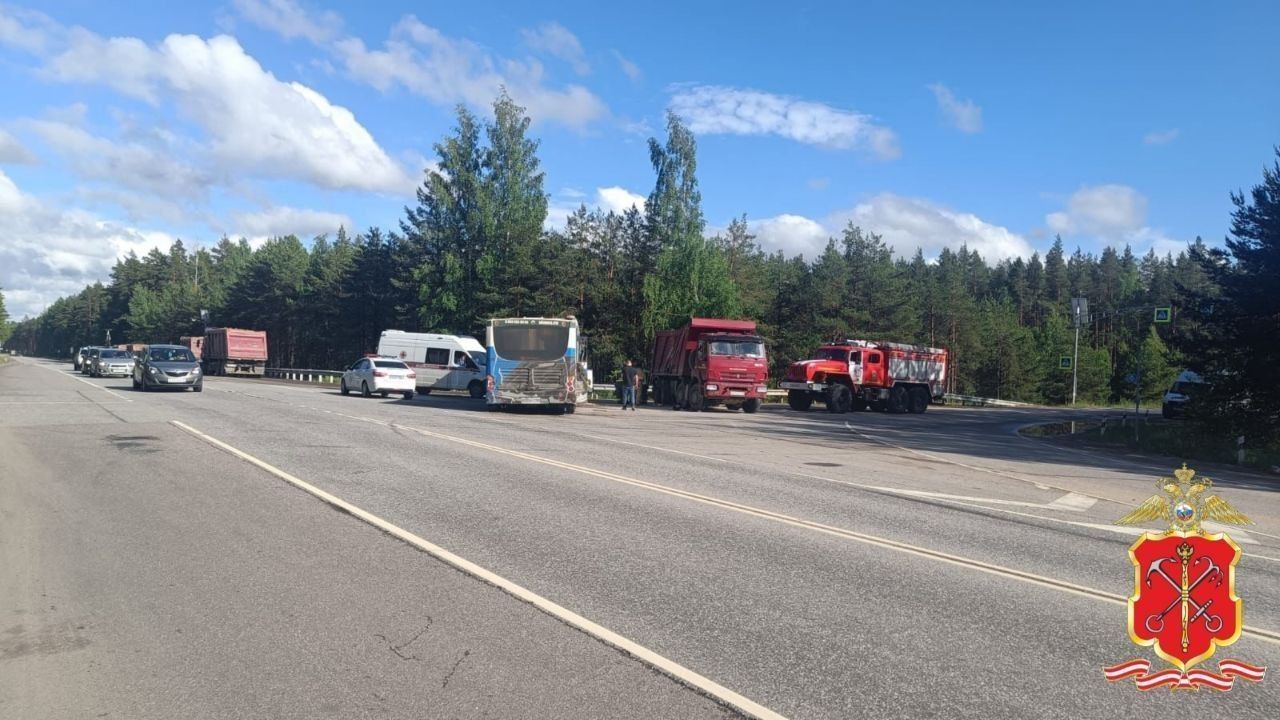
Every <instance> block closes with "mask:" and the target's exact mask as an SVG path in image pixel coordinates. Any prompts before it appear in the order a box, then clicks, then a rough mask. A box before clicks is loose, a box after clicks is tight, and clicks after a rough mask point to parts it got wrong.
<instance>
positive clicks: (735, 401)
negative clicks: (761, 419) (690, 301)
mask: <svg viewBox="0 0 1280 720" xmlns="http://www.w3.org/2000/svg"><path fill="white" fill-rule="evenodd" d="M649 367H650V380H649V382H650V385H651V386H652V388H653V393H654V400H655V401H656V402H657V403H658V404H659V405H670V406H672V407H673V408H675V409H676V410H680V409H685V410H692V411H694V412H697V411H699V410H702V409H703V408H706V407H708V406H711V405H724V406H725V407H727V408H729V409H730V410H737V409H739V408H741V409H742V410H743V411H744V412H749V413H753V412H755V411H756V410H759V409H760V404H761V403H762V402H764V398H765V394H766V393H767V391H768V388H767V387H766V385H765V383H766V381H767V380H768V377H769V362H768V359H767V358H766V357H765V349H764V340H763V339H761V338H760V336H759V335H757V334H756V324H755V323H754V322H752V321H750V320H721V319H716V318H692V319H690V321H689V324H687V325H685V326H684V327H681V328H676V329H675V330H663V331H660V332H659V333H658V334H657V337H656V338H654V343H653V360H652V362H651V364H650V366H649Z"/></svg>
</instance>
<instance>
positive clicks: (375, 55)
mask: <svg viewBox="0 0 1280 720" xmlns="http://www.w3.org/2000/svg"><path fill="white" fill-rule="evenodd" d="M334 47H335V49H336V52H337V53H338V56H339V57H340V59H341V60H342V62H343V64H344V66H345V68H346V71H347V73H348V74H349V75H350V76H351V77H354V78H356V79H358V80H361V81H363V82H366V83H368V84H370V85H372V86H373V87H375V88H377V89H379V90H382V91H384V92H385V91H387V90H390V89H391V88H393V87H397V86H399V87H403V88H405V89H407V90H408V91H410V92H412V93H414V94H416V95H421V96H422V97H424V98H426V99H428V100H430V101H431V102H434V103H437V104H440V105H453V104H456V103H459V102H462V103H466V104H468V105H471V106H472V107H488V106H489V105H491V104H492V103H493V100H494V98H495V97H497V96H498V93H499V92H501V90H502V88H504V87H505V88H506V89H507V92H508V93H510V95H511V97H512V98H513V99H514V100H515V101H516V102H518V103H520V104H521V105H523V106H525V107H526V108H527V109H528V111H529V115H530V116H531V117H532V118H533V119H534V120H541V121H554V122H560V123H563V124H565V125H569V126H571V127H583V126H585V125H587V124H588V123H590V122H592V121H593V120H596V119H598V118H600V117H603V116H605V115H607V114H608V108H607V107H606V106H605V104H604V101H602V100H601V99H600V98H598V97H596V96H595V95H594V94H593V93H591V91H589V90H587V89H586V88H585V87H582V86H581V85H568V86H566V87H564V88H563V89H553V88H550V87H548V86H547V85H546V78H545V71H544V69H543V67H542V63H540V62H538V61H536V60H528V61H526V62H521V61H516V60H506V59H502V58H497V57H494V56H493V55H491V54H490V53H489V52H488V51H487V50H485V49H484V48H482V47H480V46H479V45H477V44H475V43H473V42H470V41H468V40H464V39H455V38H451V37H448V36H446V35H445V34H444V33H442V32H440V31H439V30H437V29H435V28H433V27H431V26H429V25H425V24H423V23H422V21H420V20H418V19H417V18H416V17H414V16H412V15H409V16H406V17H405V18H403V19H402V20H401V21H400V22H399V23H397V24H396V26H395V27H394V28H392V31H391V37H390V38H388V39H387V41H386V42H385V43H384V44H383V47H382V49H380V50H374V49H369V48H367V47H365V44H364V41H363V40H360V39H359V38H346V39H343V40H339V41H337V42H336V43H335V44H334Z"/></svg>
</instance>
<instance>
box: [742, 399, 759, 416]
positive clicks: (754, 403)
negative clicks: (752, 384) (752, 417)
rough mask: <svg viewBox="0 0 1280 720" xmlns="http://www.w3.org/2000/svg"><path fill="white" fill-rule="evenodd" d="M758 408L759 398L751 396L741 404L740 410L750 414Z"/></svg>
mask: <svg viewBox="0 0 1280 720" xmlns="http://www.w3.org/2000/svg"><path fill="white" fill-rule="evenodd" d="M759 409H760V399H759V398H752V399H750V400H748V401H746V402H745V403H743V404H742V412H744V413H747V414H751V413H753V412H755V411H757V410H759Z"/></svg>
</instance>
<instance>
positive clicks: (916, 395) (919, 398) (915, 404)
mask: <svg viewBox="0 0 1280 720" xmlns="http://www.w3.org/2000/svg"><path fill="white" fill-rule="evenodd" d="M908 409H909V410H910V411H911V412H912V413H915V414H916V415H920V414H921V413H923V412H924V411H925V410H928V409H929V391H928V390H925V389H924V388H922V387H913V388H911V398H910V405H909V407H908Z"/></svg>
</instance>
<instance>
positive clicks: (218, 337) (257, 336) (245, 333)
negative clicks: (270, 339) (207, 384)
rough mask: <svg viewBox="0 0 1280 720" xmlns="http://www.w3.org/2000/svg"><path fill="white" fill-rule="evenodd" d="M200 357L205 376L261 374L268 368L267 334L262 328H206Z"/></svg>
mask: <svg viewBox="0 0 1280 720" xmlns="http://www.w3.org/2000/svg"><path fill="white" fill-rule="evenodd" d="M200 359H201V364H202V365H204V374H205V375H226V374H227V373H240V374H247V375H261V374H262V373H263V371H264V370H266V367H267V333H266V331H265V330H240V329H238V328H208V329H206V330H205V331H204V345H203V347H202V348H201V356H200Z"/></svg>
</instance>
